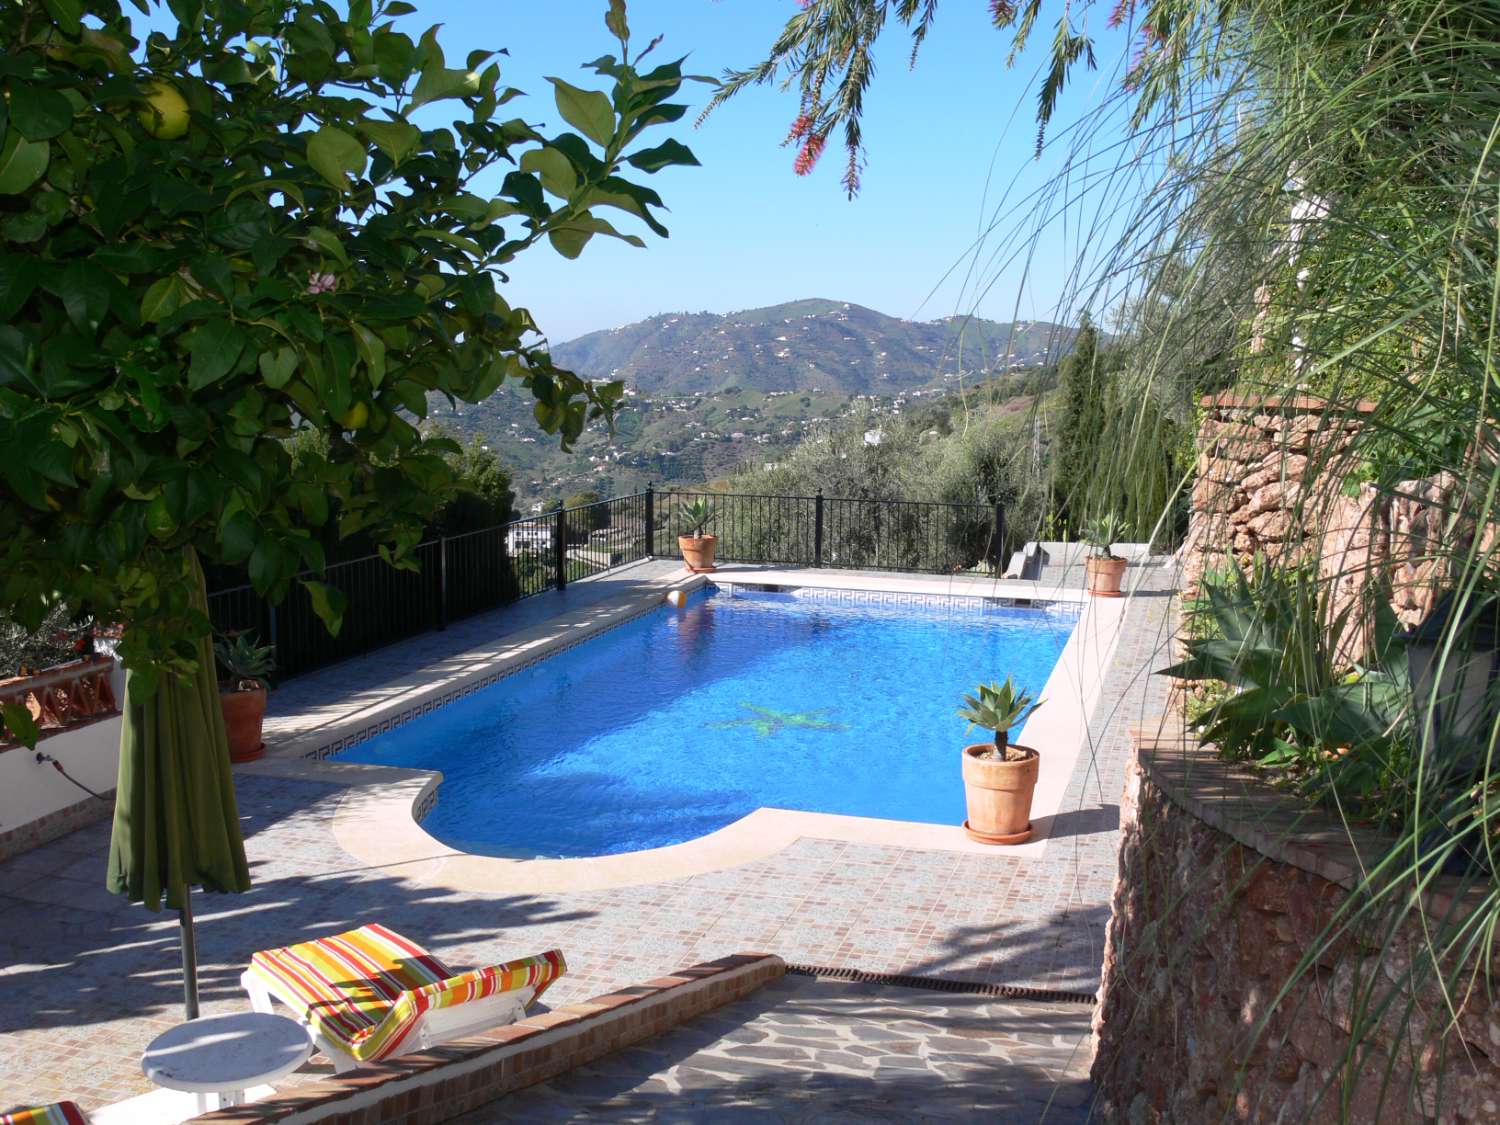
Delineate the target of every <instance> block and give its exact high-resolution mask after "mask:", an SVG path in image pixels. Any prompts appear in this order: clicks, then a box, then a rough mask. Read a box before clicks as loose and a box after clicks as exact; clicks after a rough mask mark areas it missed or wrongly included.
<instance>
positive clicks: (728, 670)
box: [343, 591, 1077, 857]
mask: <svg viewBox="0 0 1500 1125" xmlns="http://www.w3.org/2000/svg"><path fill="white" fill-rule="evenodd" d="M968 604H970V605H972V603H968ZM958 605H959V603H957V602H955V601H948V600H933V601H931V602H929V603H927V604H924V605H919V606H892V605H889V604H858V603H854V604H850V603H845V602H842V601H832V600H828V599H826V598H814V597H809V596H799V595H797V594H788V593H774V594H773V593H765V594H759V593H748V592H743V591H737V592H736V593H735V595H734V596H729V595H727V594H726V593H724V592H719V593H715V594H713V595H712V596H704V595H702V594H700V595H699V596H696V597H695V598H694V599H693V600H691V601H690V602H689V604H688V606H687V607H686V608H684V609H673V608H671V607H668V606H663V607H662V608H661V609H658V610H654V611H652V612H651V613H648V614H646V615H644V616H643V617H641V618H638V619H637V620H635V621H633V622H631V623H629V624H627V625H622V626H620V627H618V628H616V629H613V630H611V631H610V632H608V633H605V634H603V635H602V636H600V637H597V638H595V639H593V640H590V641H587V642H585V643H584V644H581V645H578V646H576V647H574V648H571V649H568V650H566V651H564V652H562V653H559V654H558V655H557V656H554V657H551V658H550V659H547V660H544V661H541V662H540V663H538V664H535V665H533V666H532V667H530V668H528V669H526V670H524V671H521V672H518V673H516V674H515V675H512V676H509V677H507V678H505V679H504V680H501V681H499V682H498V683H496V684H493V685H492V686H490V687H488V688H485V689H483V690H482V691H478V692H476V693H474V694H473V695H471V696H468V697H467V698H465V699H462V700H460V701H458V702H455V703H452V704H449V705H448V706H446V707H444V708H442V709H440V710H438V711H435V712H433V713H432V714H430V715H427V716H424V717H423V718H420V719H416V720H414V721H412V722H410V723H407V724H405V725H404V726H401V727H398V728H396V729H395V730H393V731H390V732H389V733H387V734H384V735H381V736H380V737H378V738H375V739H372V740H370V741H368V742H365V743H361V744H359V745H357V746H355V747H353V748H352V749H350V750H349V751H347V752H345V753H344V754H343V758H344V759H345V760H349V761H358V762H375V763H380V764H383V765H395V766H408V767H416V768H422V769H436V770H441V771H442V773H443V777H444V781H443V784H442V787H441V789H440V790H439V794H438V798H439V799H438V803H437V806H436V807H435V808H434V809H433V810H432V812H431V813H430V814H429V815H428V816H427V818H426V819H424V820H423V822H422V826H423V827H424V828H425V829H426V830H427V831H429V832H431V833H432V834H433V835H435V836H437V837H438V838H439V839H441V840H443V841H444V842H445V843H448V844H450V845H452V846H454V847H457V848H462V849H464V850H466V851H472V852H479V853H483V854H489V855H502V856H525V857H531V856H591V855H608V854H612V853H616V852H627V851H635V850H637V849H640V848H652V847H658V846H661V845H663V844H675V843H680V842H681V841H683V840H690V839H692V838H694V837H696V836H702V835H703V834H705V833H707V832H712V831H714V830H716V829H719V828H723V827H724V826H725V825H727V824H730V823H732V822H733V821H735V820H738V819H739V818H740V817H742V816H744V815H745V814H746V813H749V812H751V811H753V810H755V809H757V808H760V807H761V806H763V805H769V806H773V807H777V808H787V809H806V810H812V811H817V812H831V813H850V814H855V815H860V816H874V817H887V818H892V819H897V820H917V821H931V822H938V823H946V824H957V823H959V822H961V821H962V820H963V817H964V792H963V781H962V779H961V777H960V773H959V750H960V748H961V747H962V746H963V745H964V744H965V743H966V742H974V741H980V740H982V739H983V738H984V737H985V736H984V735H983V734H980V733H978V732H975V733H973V734H971V735H969V736H967V737H966V735H965V729H964V728H965V723H964V722H963V720H962V719H959V718H958V717H957V715H956V714H955V710H956V708H957V707H958V705H959V703H960V702H961V700H960V696H961V695H962V694H963V693H964V692H966V691H972V690H973V687H974V684H975V683H976V682H977V681H979V680H991V679H995V680H1002V679H1004V678H1005V676H1006V675H1012V676H1014V677H1015V679H1016V682H1017V683H1019V684H1021V685H1023V686H1024V687H1025V688H1026V689H1028V690H1029V691H1031V692H1032V693H1033V694H1036V693H1038V692H1039V691H1040V690H1041V688H1042V686H1043V684H1044V683H1045V682H1046V680H1047V677H1048V675H1049V674H1050V673H1051V671H1052V667H1053V665H1054V664H1056V662H1057V658H1058V656H1059V654H1060V653H1061V652H1062V647H1063V644H1064V642H1065V641H1066V640H1067V636H1068V634H1069V632H1071V630H1072V628H1073V625H1074V623H1075V621H1076V619H1077V610H1076V608H1074V607H1067V606H1060V607H1051V608H1048V607H1035V608H1031V607H1024V608H1023V607H1016V608H1009V607H1001V606H997V607H992V608H986V609H984V610H982V611H976V610H975V609H972V608H959V607H958Z"/></svg>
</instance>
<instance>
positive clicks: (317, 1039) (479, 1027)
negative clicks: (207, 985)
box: [240, 969, 536, 1074]
mask: <svg viewBox="0 0 1500 1125" xmlns="http://www.w3.org/2000/svg"><path fill="white" fill-rule="evenodd" d="M240 986H241V987H242V988H244V990H245V991H246V992H247V993H249V995H250V1007H251V1008H253V1009H254V1010H255V1011H257V1012H267V1013H269V1012H270V1011H271V1007H272V1005H271V1001H272V1000H280V1001H281V1002H282V1003H283V1004H285V1005H286V1006H287V1007H288V1008H290V1009H291V1010H292V1011H293V1012H294V1013H296V1014H297V1015H298V1018H299V1020H300V1022H301V1023H302V1025H303V1026H304V1027H306V1028H307V1030H308V1033H309V1034H310V1035H311V1036H312V1039H313V1042H314V1043H316V1044H317V1045H318V1050H320V1051H322V1052H323V1053H324V1054H325V1055H327V1056H328V1059H329V1061H330V1062H332V1063H333V1069H334V1070H335V1071H336V1072H338V1073H339V1074H343V1073H344V1072H345V1071H349V1070H353V1069H355V1068H356V1067H358V1066H363V1065H364V1063H362V1062H360V1061H359V1060H357V1059H355V1058H354V1056H352V1055H350V1054H349V1053H348V1052H347V1051H346V1050H344V1048H343V1047H342V1046H340V1045H339V1043H338V1042H336V1041H335V1040H332V1039H329V1038H328V1037H327V1036H326V1035H322V1034H320V1033H319V1032H318V1031H317V1030H316V1029H315V1028H314V1027H313V1026H312V1024H311V1022H310V1020H309V1019H307V1018H305V1017H303V1016H302V1006H301V1004H300V1003H298V1002H297V1001H296V1000H289V999H288V998H287V997H286V996H285V995H283V994H282V993H281V992H280V991H279V990H278V989H277V988H276V987H275V986H274V985H272V984H271V982H269V981H267V980H266V979H265V978H264V977H262V976H259V975H257V974H255V973H252V972H250V971H249V970H248V969H247V970H246V971H245V972H243V973H241V974H240ZM535 993H536V989H535V988H533V987H532V986H530V985H527V986H526V987H525V988H516V989H512V990H511V991H509V992H495V993H491V994H490V995H489V996H485V997H482V998H480V999H478V1000H467V1001H465V1002H464V1003H462V1004H453V1005H451V1006H449V1007H447V1008H429V1009H428V1010H427V1011H425V1012H423V1013H422V1014H421V1015H420V1016H418V1017H417V1022H416V1026H414V1027H413V1028H412V1029H411V1031H409V1032H408V1033H407V1036H406V1039H405V1041H404V1042H403V1043H402V1045H401V1047H400V1048H399V1049H398V1051H397V1055H409V1054H412V1053H413V1052H415V1051H424V1050H426V1049H427V1048H428V1047H436V1046H438V1045H439V1044H441V1043H448V1042H451V1041H452V1040H454V1039H462V1038H464V1037H465V1036H466V1035H473V1034H475V1033H476V1032H480V1031H488V1030H489V1029H490V1028H492V1027H504V1026H505V1025H506V1024H509V1023H515V1022H516V1021H517V1020H519V1019H523V1018H524V1017H525V1015H526V1006H527V1005H528V1004H530V1003H531V1000H532V997H533V996H534V995H535ZM386 1057H387V1058H391V1057H396V1056H389V1055H388V1056H386ZM369 1061H371V1062H374V1061H375V1060H374V1059H371V1060H369Z"/></svg>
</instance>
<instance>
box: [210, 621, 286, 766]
mask: <svg viewBox="0 0 1500 1125" xmlns="http://www.w3.org/2000/svg"><path fill="white" fill-rule="evenodd" d="M272 652H273V650H272V648H271V646H270V645H258V644H256V643H255V637H254V635H253V634H250V633H236V634H233V635H230V636H220V637H215V638H214V657H215V658H216V659H217V660H218V663H219V704H220V706H221V707H223V709H224V732H225V734H227V735H228V736H229V760H230V761H232V762H249V761H252V760H254V759H256V758H259V757H260V756H261V755H262V754H264V753H265V750H266V744H265V743H264V742H263V741H261V726H262V724H263V723H264V722H265V718H266V677H267V676H269V675H270V674H271V669H272V667H273V666H274V665H273V661H272Z"/></svg>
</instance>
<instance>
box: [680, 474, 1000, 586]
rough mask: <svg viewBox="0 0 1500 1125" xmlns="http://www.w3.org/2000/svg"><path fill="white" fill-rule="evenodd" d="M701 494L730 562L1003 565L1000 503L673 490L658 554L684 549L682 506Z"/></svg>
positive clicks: (936, 570)
mask: <svg viewBox="0 0 1500 1125" xmlns="http://www.w3.org/2000/svg"><path fill="white" fill-rule="evenodd" d="M695 501H696V502H702V503H706V504H707V505H708V506H709V508H710V509H711V510H712V511H713V514H714V520H713V523H712V524H711V525H710V527H709V529H708V530H709V531H710V532H712V533H713V535H714V536H715V538H716V539H717V541H718V549H717V555H718V558H720V559H722V560H723V561H724V562H749V563H775V564H779V565H785V566H816V567H838V568H841V569H845V570H907V571H916V572H919V573H923V574H952V573H955V572H957V571H961V570H968V569H970V568H972V567H975V566H978V565H980V564H988V565H990V566H991V567H993V566H995V565H997V564H998V563H999V562H1000V554H1001V551H1002V548H1003V544H1004V541H1005V508H1004V506H1003V505H1000V504H943V503H935V502H930V501H925V500H849V499H839V498H835V497H825V496H824V495H823V494H822V493H821V492H819V493H818V494H817V495H815V496H761V495H754V494H748V493H722V492H680V491H674V492H664V493H661V494H659V495H658V496H656V497H655V506H656V507H658V508H661V507H665V513H664V517H663V519H662V521H661V531H660V533H659V534H658V535H657V537H656V543H655V549H654V550H653V551H652V552H651V553H652V554H653V555H658V556H674V555H678V554H680V551H679V550H678V547H677V536H678V535H680V534H682V533H683V532H684V531H685V530H686V528H685V524H684V520H683V517H682V513H681V507H682V504H683V503H684V502H695Z"/></svg>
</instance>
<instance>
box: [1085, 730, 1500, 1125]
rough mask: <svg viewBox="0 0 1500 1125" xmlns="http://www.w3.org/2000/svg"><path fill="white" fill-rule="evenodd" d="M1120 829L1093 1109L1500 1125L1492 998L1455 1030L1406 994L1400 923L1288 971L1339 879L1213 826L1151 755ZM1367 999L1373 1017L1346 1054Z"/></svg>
mask: <svg viewBox="0 0 1500 1125" xmlns="http://www.w3.org/2000/svg"><path fill="white" fill-rule="evenodd" d="M1163 752H1165V751H1163ZM1173 752H1174V753H1177V754H1179V755H1180V754H1182V753H1183V751H1182V750H1181V749H1177V750H1175V751H1173ZM1179 796H1180V795H1179ZM1214 799H1215V800H1217V801H1220V802H1222V799H1223V798H1222V793H1220V794H1217V795H1216V796H1215V798H1214ZM1121 832H1122V841H1121V849H1120V867H1119V877H1118V881H1117V883H1116V888H1115V899H1114V904H1113V914H1112V917H1111V919H1110V923H1109V931H1108V935H1107V940H1106V947H1105V961H1104V971H1103V984H1102V986H1101V989H1100V1004H1099V1007H1098V1009H1097V1010H1096V1012H1095V1017H1094V1019H1095V1023H1094V1030H1095V1037H1096V1039H1095V1047H1096V1054H1095V1059H1094V1067H1093V1074H1092V1078H1093V1082H1094V1085H1095V1091H1096V1098H1097V1102H1096V1110H1097V1112H1098V1115H1099V1118H1100V1119H1102V1120H1104V1121H1108V1122H1129V1123H1130V1125H1145V1123H1155V1122H1171V1123H1174V1125H1191V1123H1196V1122H1221V1121H1244V1122H1285V1123H1291V1122H1315V1123H1321V1122H1346V1121H1347V1122H1357V1123H1361V1125H1363V1123H1367V1122H1380V1123H1384V1122H1408V1121H1442V1122H1452V1123H1455V1125H1467V1123H1469V1122H1494V1121H1497V1120H1500V1066H1497V1063H1496V1059H1497V1058H1500V1001H1496V1000H1495V998H1493V997H1492V996H1491V995H1490V994H1489V993H1488V991H1487V989H1486V986H1485V984H1484V983H1483V981H1482V980H1481V981H1478V982H1475V988H1474V991H1473V992H1471V993H1470V994H1469V995H1468V996H1467V997H1462V996H1461V997H1458V1000H1457V1003H1458V1016H1457V1019H1456V1020H1452V1021H1451V1022H1450V1011H1451V1009H1450V1008H1449V1007H1448V1005H1447V1004H1445V1003H1444V1000H1443V998H1442V996H1441V995H1440V994H1439V992H1438V990H1437V988H1436V987H1435V986H1434V985H1431V984H1429V983H1427V982H1426V978H1421V977H1419V980H1418V985H1417V987H1416V988H1415V994H1416V1000H1415V1003H1413V1001H1412V994H1413V990H1412V989H1411V988H1410V987H1409V985H1410V981H1411V979H1412V978H1411V977H1410V976H1409V975H1408V973H1407V969H1408V967H1409V966H1410V965H1411V964H1412V958H1413V956H1416V957H1417V958H1418V959H1419V960H1418V963H1419V964H1422V963H1424V962H1422V961H1421V960H1420V958H1421V956H1422V954H1421V950H1422V949H1423V948H1424V946H1423V943H1422V939H1421V935H1420V932H1419V931H1418V929H1417V928H1416V926H1415V924H1414V923H1413V922H1412V921H1410V920H1406V921H1402V922H1400V923H1399V924H1396V925H1391V926H1387V927H1386V929H1388V930H1394V933H1386V934H1384V935H1380V934H1376V933H1374V932H1370V933H1365V934H1361V935H1359V936H1358V937H1351V938H1349V939H1347V940H1343V941H1341V942H1339V943H1337V944H1336V945H1335V946H1334V947H1333V948H1331V949H1330V950H1329V952H1328V953H1327V954H1326V955H1324V956H1320V957H1318V958H1317V960H1316V964H1315V965H1313V967H1312V968H1311V969H1310V970H1307V971H1304V972H1303V973H1302V974H1301V975H1300V976H1298V975H1297V968H1298V965H1299V963H1300V961H1301V960H1302V958H1303V955H1304V952H1305V951H1307V950H1310V949H1313V948H1316V947H1317V946H1318V945H1319V944H1321V943H1320V941H1319V937H1320V935H1321V934H1322V933H1323V931H1324V928H1325V927H1326V926H1327V925H1328V922H1329V920H1330V919H1331V918H1332V917H1334V913H1335V911H1336V910H1337V909H1338V907H1339V906H1340V904H1342V903H1343V902H1344V901H1345V900H1346V898H1347V895H1348V892H1347V891H1346V890H1345V889H1344V887H1342V886H1340V885H1338V884H1336V883H1334V882H1330V881H1329V880H1328V879H1325V878H1322V877H1320V876H1319V875H1316V874H1312V873H1310V872H1309V871H1307V870H1303V869H1302V868H1300V867H1297V866H1293V865H1292V864H1290V863H1287V862H1284V861H1282V860H1280V859H1276V858H1272V857H1269V856H1267V855H1265V854H1263V853H1261V852H1259V851H1257V850H1256V849H1254V848H1250V847H1247V846H1244V845H1242V844H1241V843H1239V842H1237V841H1236V840H1235V839H1234V838H1232V837H1231V836H1229V835H1227V834H1226V833H1225V832H1223V831H1220V830H1219V829H1218V828H1215V827H1212V826H1210V825H1209V824H1208V823H1206V822H1205V821H1204V820H1203V819H1201V818H1200V817H1199V816H1198V815H1195V814H1194V813H1192V812H1189V811H1188V809H1187V807H1186V806H1185V804H1183V803H1181V802H1180V801H1179V800H1174V798H1173V796H1170V795H1169V794H1168V793H1167V792H1166V791H1165V790H1164V789H1163V788H1161V787H1160V786H1159V785H1158V784H1157V783H1156V782H1155V781H1153V780H1152V778H1151V775H1150V772H1149V760H1148V761H1147V765H1146V766H1145V767H1143V766H1142V765H1141V764H1140V762H1137V763H1136V764H1135V765H1134V766H1133V767H1132V770H1131V773H1130V778H1129V780H1128V781H1127V785H1126V794H1125V798H1124V803H1123V806H1122V810H1121ZM1376 928H1378V927H1371V929H1372V931H1373V930H1374V929H1376ZM1289 981H1292V982H1293V983H1291V985H1290V987H1289V989H1288V991H1287V994H1286V995H1285V997H1284V998H1282V999H1281V1000H1280V1001H1279V1002H1277V1001H1276V998H1277V996H1278V995H1279V994H1280V993H1281V991H1282V989H1283V988H1284V987H1286V986H1287V984H1288V982H1289ZM1388 1000H1389V1001H1390V1003H1389V1004H1385V1002H1386V1001H1388ZM1361 1003H1363V1010H1364V1011H1365V1012H1366V1013H1367V1015H1366V1017H1365V1021H1366V1023H1368V1024H1369V1025H1370V1026H1369V1029H1368V1031H1367V1033H1366V1034H1365V1035H1364V1036H1362V1037H1361V1039H1360V1046H1359V1047H1358V1048H1353V1049H1351V1028H1352V1027H1354V1026H1355V1020H1354V1018H1353V1016H1352V1013H1353V1012H1354V1011H1355V1010H1356V1009H1359V1008H1360V1007H1361ZM1382 1005H1384V1008H1383V1010H1382ZM1262 1021H1264V1027H1262V1026H1261V1025H1262ZM1351 1053H1352V1055H1353V1057H1354V1059H1355V1061H1353V1062H1351V1061H1349V1060H1350V1058H1351Z"/></svg>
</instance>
